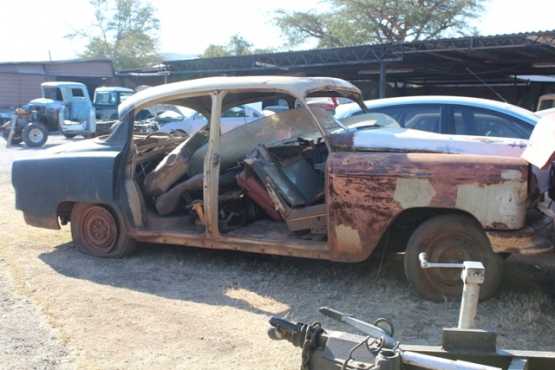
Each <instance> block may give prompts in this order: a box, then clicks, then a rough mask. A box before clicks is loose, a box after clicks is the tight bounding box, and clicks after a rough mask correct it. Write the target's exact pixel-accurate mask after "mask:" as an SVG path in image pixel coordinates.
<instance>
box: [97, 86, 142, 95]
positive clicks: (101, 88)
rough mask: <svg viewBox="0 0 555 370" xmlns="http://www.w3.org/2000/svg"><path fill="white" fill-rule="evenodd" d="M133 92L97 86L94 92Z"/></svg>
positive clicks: (122, 88) (120, 88)
mask: <svg viewBox="0 0 555 370" xmlns="http://www.w3.org/2000/svg"><path fill="white" fill-rule="evenodd" d="M111 91H116V92H130V93H132V92H134V91H133V89H130V88H127V87H122V86H99V87H97V88H96V90H95V92H111Z"/></svg>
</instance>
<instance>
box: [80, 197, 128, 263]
mask: <svg viewBox="0 0 555 370" xmlns="http://www.w3.org/2000/svg"><path fill="white" fill-rule="evenodd" d="M71 236H72V237H73V243H74V245H75V246H76V247H77V249H79V251H81V252H83V253H86V254H90V255H93V256H96V257H115V258H117V257H123V256H126V255H128V254H130V253H131V252H133V250H134V249H135V241H134V240H133V239H130V238H129V236H128V235H127V230H126V229H125V226H124V225H123V223H122V222H119V220H118V219H117V218H116V216H115V215H114V214H113V213H112V212H111V211H110V210H109V209H107V208H106V207H104V206H101V205H98V204H87V203H77V204H76V205H75V206H74V207H73V209H72V211H71Z"/></svg>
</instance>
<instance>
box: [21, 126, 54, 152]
mask: <svg viewBox="0 0 555 370" xmlns="http://www.w3.org/2000/svg"><path fill="white" fill-rule="evenodd" d="M21 136H22V137H23V141H25V144H26V145H27V146H29V147H32V148H38V147H40V146H43V145H44V143H46V140H47V139H48V130H47V129H46V127H45V126H44V125H43V124H42V123H39V122H31V123H29V124H28V125H27V126H25V128H24V129H23V132H22V133H21Z"/></svg>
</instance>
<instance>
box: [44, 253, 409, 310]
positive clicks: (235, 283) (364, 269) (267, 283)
mask: <svg viewBox="0 0 555 370" xmlns="http://www.w3.org/2000/svg"><path fill="white" fill-rule="evenodd" d="M40 259H41V260H42V261H44V262H45V263H46V264H48V265H49V266H51V267H52V268H53V269H54V270H56V271H57V272H58V273H60V274H63V275H65V276H68V277H72V278H77V279H85V280H89V281H92V282H95V283H98V284H103V285H110V286H114V287H119V288H126V289H132V290H135V291H139V292H143V293H148V294H153V295H157V296H161V297H164V298H168V299H177V300H188V301H194V302H199V303H205V304H210V305H228V306H232V307H236V308H239V309H245V310H249V311H251V312H254V313H260V314H269V315H273V314H280V315H283V314H286V313H289V314H291V313H292V312H295V311H296V308H298V307H299V306H302V305H303V304H308V303H314V304H316V306H315V307H314V311H313V315H314V316H316V315H317V311H316V310H317V308H318V307H319V306H320V305H332V306H335V307H338V308H341V306H342V303H341V301H342V300H343V298H344V297H345V295H350V298H349V301H350V302H352V301H353V298H355V299H356V298H357V297H359V298H363V297H364V295H365V293H368V291H369V290H370V289H372V290H373V291H380V290H381V291H386V290H387V289H388V285H391V286H392V287H394V288H395V289H398V290H401V291H402V292H403V293H404V295H406V296H409V297H410V299H411V300H413V299H415V298H416V297H415V296H414V293H412V291H410V289H408V287H406V284H405V282H404V275H403V271H402V261H401V260H400V259H399V258H397V259H395V258H389V259H387V260H386V261H385V262H384V261H380V260H379V259H375V260H371V261H368V262H364V263H358V264H341V263H333V262H327V261H318V260H308V259H301V258H291V257H277V256H266V255H257V254H250V253H238V252H228V251H213V250H203V249H196V248H187V247H178V246H159V245H141V246H140V248H139V250H138V251H137V253H135V254H133V255H132V256H130V257H128V258H125V259H101V258H95V257H90V256H87V255H84V254H82V253H80V252H79V251H77V250H76V249H75V248H73V246H72V244H71V243H66V244H63V245H60V246H58V247H56V248H54V249H52V250H51V251H49V252H46V253H43V254H41V255H40ZM382 262H383V265H382ZM373 285H374V288H372V286H373ZM234 292H235V293H234ZM241 292H244V294H242V293H241ZM242 295H245V296H246V298H243V297H241V296H242ZM264 300H269V301H270V302H275V304H270V303H268V302H263V301H264ZM253 302H254V303H253ZM257 303H259V304H257ZM266 305H268V306H269V307H268V309H265V306H266ZM276 307H277V308H280V307H281V309H278V310H276Z"/></svg>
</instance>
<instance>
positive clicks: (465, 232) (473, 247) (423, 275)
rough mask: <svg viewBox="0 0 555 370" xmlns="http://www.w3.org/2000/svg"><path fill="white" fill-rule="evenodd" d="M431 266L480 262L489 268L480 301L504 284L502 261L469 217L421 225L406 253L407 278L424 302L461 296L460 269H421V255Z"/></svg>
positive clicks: (436, 219) (447, 217)
mask: <svg viewBox="0 0 555 370" xmlns="http://www.w3.org/2000/svg"><path fill="white" fill-rule="evenodd" d="M422 252H425V253H426V256H427V258H428V260H429V261H430V262H463V261H465V260H466V261H480V262H482V263H483V264H484V266H485V268H486V276H485V281H484V283H483V284H482V285H481V287H480V298H481V299H487V298H490V297H491V296H493V295H494V294H495V293H496V292H497V290H498V288H499V285H500V283H501V279H502V274H503V258H502V257H501V256H499V255H497V254H495V253H494V252H493V251H492V249H491V246H490V243H489V239H488V237H487V235H486V234H485V233H484V232H483V230H482V228H481V226H480V225H479V224H478V223H477V222H476V221H474V220H473V219H471V218H470V217H467V216H462V215H444V216H436V217H434V218H431V219H430V220H428V221H426V222H424V223H422V224H421V225H420V226H419V227H418V228H417V229H416V230H415V231H414V233H413V234H412V236H411V237H410V239H409V241H408V244H407V249H406V252H405V260H404V264H405V274H406V276H407V279H408V280H409V283H410V284H411V285H413V286H414V288H415V289H416V291H417V292H418V293H419V294H420V295H422V296H423V297H424V298H427V299H430V300H434V301H441V300H443V299H445V298H458V297H460V295H461V293H462V286H463V284H462V281H461V278H460V274H461V270H460V269H436V268H433V269H422V268H421V267H420V261H419V259H418V255H419V254H420V253H422Z"/></svg>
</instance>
